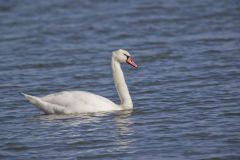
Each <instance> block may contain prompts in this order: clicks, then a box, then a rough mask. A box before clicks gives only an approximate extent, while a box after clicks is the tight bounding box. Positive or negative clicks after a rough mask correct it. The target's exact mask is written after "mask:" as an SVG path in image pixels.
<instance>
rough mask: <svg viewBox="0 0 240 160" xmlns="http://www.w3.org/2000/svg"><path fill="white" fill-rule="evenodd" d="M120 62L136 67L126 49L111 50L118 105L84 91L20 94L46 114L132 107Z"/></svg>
mask: <svg viewBox="0 0 240 160" xmlns="http://www.w3.org/2000/svg"><path fill="white" fill-rule="evenodd" d="M120 63H128V64H130V65H131V66H133V67H134V68H137V67H138V66H137V64H136V63H134V61H133V59H132V57H131V55H130V54H129V53H128V51H126V50H123V49H119V50H116V51H113V52H112V71H113V79H114V83H115V87H116V89H117V92H118V96H119V97H120V100H121V104H120V105H117V104H115V103H114V102H112V101H111V100H109V99H107V98H105V97H102V96H99V95H95V94H93V93H90V92H86V91H63V92H58V93H54V94H50V95H47V96H44V97H35V96H31V95H27V94H24V93H22V94H23V95H24V96H25V98H26V99H27V100H28V101H29V102H30V103H32V104H33V105H35V106H36V107H37V108H39V109H41V110H42V111H43V112H45V113H46V114H71V113H86V112H101V111H116V110H125V109H132V108H133V103H132V99H131V97H130V94H129V91H128V87H127V84H126V82H125V79H124V75H123V72H122V69H121V66H120Z"/></svg>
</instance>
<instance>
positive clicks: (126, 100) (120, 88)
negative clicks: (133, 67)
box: [112, 57, 133, 109]
mask: <svg viewBox="0 0 240 160" xmlns="http://www.w3.org/2000/svg"><path fill="white" fill-rule="evenodd" d="M112 70H113V79H114V83H115V87H116V90H117V92H118V96H119V98H120V101H121V104H120V106H121V107H122V108H123V109H131V108H133V103H132V99H131V96H130V94H129V91H128V87H127V84H126V82H125V78H124V74H123V72H122V69H121V65H120V63H119V62H118V61H117V60H115V59H114V57H113V58H112Z"/></svg>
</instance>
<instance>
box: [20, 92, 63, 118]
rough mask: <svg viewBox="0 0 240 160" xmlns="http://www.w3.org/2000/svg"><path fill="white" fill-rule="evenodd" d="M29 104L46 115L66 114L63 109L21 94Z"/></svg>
mask: <svg viewBox="0 0 240 160" xmlns="http://www.w3.org/2000/svg"><path fill="white" fill-rule="evenodd" d="M21 94H22V95H23V96H24V97H25V98H26V99H27V100H28V101H29V102H30V103H31V104H33V105H35V106H36V107H37V108H39V109H41V110H42V111H43V112H44V113H46V114H62V113H66V111H65V107H63V106H60V105H57V104H52V103H49V102H46V101H43V100H42V99H41V98H38V97H35V96H31V95H28V94H25V93H21Z"/></svg>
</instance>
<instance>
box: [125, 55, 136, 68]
mask: <svg viewBox="0 0 240 160" xmlns="http://www.w3.org/2000/svg"><path fill="white" fill-rule="evenodd" d="M127 63H128V64H130V65H131V66H133V68H137V67H138V65H137V64H136V63H135V62H134V61H133V59H132V57H129V58H128V59H127Z"/></svg>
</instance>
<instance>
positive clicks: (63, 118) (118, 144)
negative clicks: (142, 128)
mask: <svg viewBox="0 0 240 160" xmlns="http://www.w3.org/2000/svg"><path fill="white" fill-rule="evenodd" d="M131 115H132V110H125V111H116V112H105V113H104V112H102V113H100V112H99V113H90V114H69V115H40V116H35V117H33V118H32V120H33V121H35V122H37V123H39V122H40V123H41V126H42V127H43V128H46V129H47V128H49V130H50V131H49V132H51V133H52V134H53V135H51V136H55V137H57V136H59V135H64V137H62V138H61V139H63V140H64V141H66V142H65V143H66V144H69V145H74V146H75V147H83V148H84V146H85V145H87V144H88V142H89V145H93V146H92V147H93V148H94V146H95V147H96V146H101V145H102V146H105V145H113V147H114V150H117V151H125V150H127V149H128V148H129V145H130V144H131V143H132V142H133V139H132V136H133V135H134V129H133V128H132V125H133V124H134V123H133V122H132V119H131V117H132V116H131ZM41 126H40V127H41ZM46 126H47V127H46ZM51 128H54V132H53V131H51V130H52V129H51ZM92 141H94V142H96V144H93V143H90V142H92ZM83 145H84V146H83Z"/></svg>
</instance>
